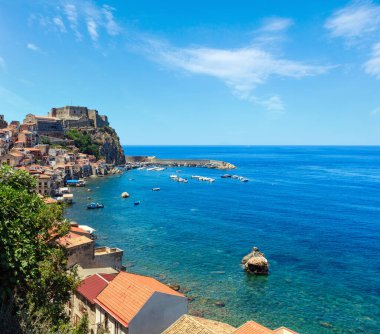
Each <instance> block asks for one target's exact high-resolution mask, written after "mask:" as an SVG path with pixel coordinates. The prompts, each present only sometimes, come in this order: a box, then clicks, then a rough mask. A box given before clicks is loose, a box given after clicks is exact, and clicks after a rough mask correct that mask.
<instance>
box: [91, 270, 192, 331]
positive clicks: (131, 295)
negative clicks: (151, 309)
mask: <svg viewBox="0 0 380 334" xmlns="http://www.w3.org/2000/svg"><path fill="white" fill-rule="evenodd" d="M156 292H161V293H164V294H169V295H174V296H178V297H184V298H185V296H184V295H183V294H181V293H179V292H176V291H174V290H173V289H171V288H169V287H168V286H166V285H164V284H162V283H160V282H158V281H157V280H155V279H154V278H151V277H146V276H140V275H134V274H130V273H126V272H120V273H119V274H118V275H117V276H116V277H115V279H114V280H113V281H112V282H111V283H110V284H109V285H108V286H107V287H106V288H105V289H104V290H103V291H102V292H101V293H100V294H99V295H98V297H96V299H95V303H97V304H98V305H99V306H100V307H102V308H103V309H104V310H105V311H107V312H108V313H109V314H110V315H112V316H113V317H114V318H115V319H116V320H117V321H118V322H120V323H121V324H122V325H123V326H125V327H128V324H129V323H130V322H131V320H132V319H133V318H134V317H135V316H136V314H138V313H139V311H140V310H141V309H142V308H143V306H144V305H145V304H146V303H147V301H148V300H149V299H150V298H151V297H152V295H153V294H154V293H156Z"/></svg>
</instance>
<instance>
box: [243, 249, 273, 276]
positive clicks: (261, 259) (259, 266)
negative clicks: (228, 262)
mask: <svg viewBox="0 0 380 334" xmlns="http://www.w3.org/2000/svg"><path fill="white" fill-rule="evenodd" d="M241 262H242V264H243V266H244V269H245V270H246V271H247V272H249V273H251V274H255V275H268V273H269V263H268V260H267V259H266V258H265V256H264V254H263V253H261V252H260V251H259V249H258V248H257V247H253V248H252V252H251V253H249V254H248V255H246V256H244V257H243V259H242V261H241Z"/></svg>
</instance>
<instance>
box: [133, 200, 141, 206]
mask: <svg viewBox="0 0 380 334" xmlns="http://www.w3.org/2000/svg"><path fill="white" fill-rule="evenodd" d="M140 203H141V201H136V202H135V203H133V204H134V205H140Z"/></svg>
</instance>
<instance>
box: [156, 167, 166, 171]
mask: <svg viewBox="0 0 380 334" xmlns="http://www.w3.org/2000/svg"><path fill="white" fill-rule="evenodd" d="M155 170H156V171H157V172H161V171H162V170H165V168H164V167H157V168H156V169H155Z"/></svg>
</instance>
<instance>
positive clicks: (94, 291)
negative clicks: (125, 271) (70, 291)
mask: <svg viewBox="0 0 380 334" xmlns="http://www.w3.org/2000/svg"><path fill="white" fill-rule="evenodd" d="M115 277H116V274H95V275H92V276H90V277H87V278H86V279H84V280H83V281H82V282H81V283H80V285H79V286H78V288H77V292H78V293H80V294H81V295H82V296H83V297H84V298H86V299H87V300H88V301H89V302H90V303H91V304H95V298H96V297H97V296H98V295H99V293H101V292H102V291H103V289H104V288H105V287H106V286H107V285H108V283H109V282H111V281H112V280H113V279H114V278H115Z"/></svg>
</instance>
